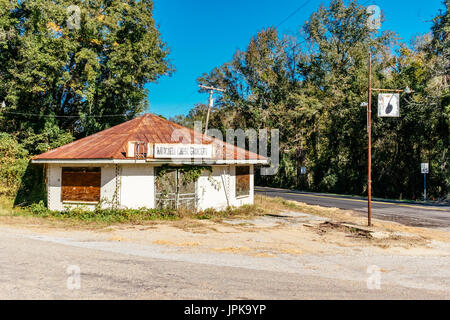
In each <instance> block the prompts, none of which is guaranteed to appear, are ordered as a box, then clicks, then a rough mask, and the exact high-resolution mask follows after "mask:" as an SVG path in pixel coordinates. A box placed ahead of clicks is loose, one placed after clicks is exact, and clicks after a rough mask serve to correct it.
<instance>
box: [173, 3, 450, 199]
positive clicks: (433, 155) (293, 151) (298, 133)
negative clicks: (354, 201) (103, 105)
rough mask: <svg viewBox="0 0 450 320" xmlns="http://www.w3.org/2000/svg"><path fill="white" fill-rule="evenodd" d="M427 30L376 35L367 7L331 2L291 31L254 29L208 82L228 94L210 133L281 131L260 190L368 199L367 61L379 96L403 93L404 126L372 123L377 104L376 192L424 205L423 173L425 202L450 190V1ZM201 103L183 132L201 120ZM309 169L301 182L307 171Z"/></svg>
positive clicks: (392, 121) (394, 121)
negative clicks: (273, 167)
mask: <svg viewBox="0 0 450 320" xmlns="http://www.w3.org/2000/svg"><path fill="white" fill-rule="evenodd" d="M443 4H444V6H443V8H442V10H440V12H438V13H437V16H436V17H435V18H434V19H433V26H432V28H431V30H430V32H429V33H427V34H424V35H421V36H417V37H416V38H415V39H414V41H411V43H405V42H402V41H400V39H399V36H398V35H397V34H396V33H395V32H394V31H384V32H380V31H378V30H377V29H373V28H370V25H369V24H368V23H367V21H368V18H369V14H368V13H367V11H366V7H363V6H361V5H359V4H358V3H357V1H350V2H349V3H348V4H346V3H345V2H344V1H342V0H333V1H331V3H330V4H329V6H324V5H321V6H320V7H319V8H318V10H317V11H315V12H314V13H313V14H312V15H311V16H310V17H309V19H308V21H307V22H306V23H305V24H304V26H302V28H301V29H300V30H299V32H296V33H294V34H281V33H280V32H279V30H277V29H276V28H274V27H270V28H266V29H264V30H261V31H260V32H258V33H257V34H256V35H255V36H254V37H252V39H251V40H250V42H249V44H248V46H247V48H246V50H243V51H239V50H238V51H236V53H235V54H234V55H233V57H232V59H231V61H229V62H227V63H225V64H223V65H221V66H218V67H216V68H214V69H213V70H212V71H210V72H209V73H204V74H203V75H202V76H200V77H199V78H198V83H199V84H202V85H210V86H215V87H218V88H222V89H225V90H226V91H225V93H224V94H222V95H221V96H220V98H218V100H217V102H216V106H215V108H214V109H213V110H212V113H211V118H210V119H211V120H210V123H209V127H214V128H218V129H221V130H223V131H224V130H225V129H226V128H242V129H246V128H255V129H262V128H268V129H279V130H280V157H281V158H280V169H279V171H278V173H277V174H276V175H275V176H257V182H258V183H259V184H263V185H271V186H279V187H288V188H300V189H303V190H313V191H326V192H336V193H345V194H355V195H363V194H367V157H368V155H367V148H368V146H367V130H366V129H367V117H366V108H365V107H361V103H363V102H367V100H368V62H369V60H368V54H369V52H370V53H371V54H372V87H373V88H388V89H403V88H405V87H407V86H408V87H409V88H411V89H412V90H413V92H412V93H411V94H406V93H402V94H401V96H400V97H401V101H400V105H401V106H400V117H399V118H379V117H377V116H376V110H377V96H376V95H375V94H374V95H373V96H372V110H373V111H374V112H373V117H372V121H373V124H372V162H373V168H372V170H373V173H372V181H373V182H372V183H373V194H374V195H375V196H379V197H385V198H401V199H421V198H422V191H423V175H421V171H420V164H421V163H422V162H429V163H430V174H429V175H428V193H429V195H431V197H432V198H444V197H447V196H448V193H449V190H450V173H449V124H450V91H449V83H450V72H449V71H450V70H449V68H450V63H449V62H450V48H449V47H450V39H449V38H450V36H449V34H450V21H449V13H448V10H449V1H446V2H444V3H443ZM206 110H207V107H206V106H205V105H204V104H201V103H199V104H197V105H196V106H195V107H194V108H193V109H192V110H191V111H190V112H189V114H188V115H187V116H177V117H175V118H174V120H175V121H178V122H179V123H181V124H184V125H192V123H193V121H196V120H204V118H205V113H206ZM302 166H304V167H306V168H307V173H306V174H305V175H302V174H301V173H300V168H301V167H302Z"/></svg>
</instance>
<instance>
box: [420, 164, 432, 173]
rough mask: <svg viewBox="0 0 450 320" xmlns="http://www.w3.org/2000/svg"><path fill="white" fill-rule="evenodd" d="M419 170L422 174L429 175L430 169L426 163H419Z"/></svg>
mask: <svg viewBox="0 0 450 320" xmlns="http://www.w3.org/2000/svg"><path fill="white" fill-rule="evenodd" d="M420 168H421V171H422V173H430V168H429V165H428V163H421V164H420Z"/></svg>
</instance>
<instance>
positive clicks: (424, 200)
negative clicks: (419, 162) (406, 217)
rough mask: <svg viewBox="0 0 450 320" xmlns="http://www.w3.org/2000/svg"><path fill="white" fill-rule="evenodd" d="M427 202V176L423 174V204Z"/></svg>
mask: <svg viewBox="0 0 450 320" xmlns="http://www.w3.org/2000/svg"><path fill="white" fill-rule="evenodd" d="M426 201H427V174H426V173H424V174H423V202H426Z"/></svg>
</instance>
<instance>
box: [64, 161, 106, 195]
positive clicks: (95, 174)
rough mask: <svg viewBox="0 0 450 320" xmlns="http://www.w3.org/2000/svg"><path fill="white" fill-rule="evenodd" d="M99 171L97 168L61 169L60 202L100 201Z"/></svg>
mask: <svg viewBox="0 0 450 320" xmlns="http://www.w3.org/2000/svg"><path fill="white" fill-rule="evenodd" d="M100 186H101V170H100V168H98V167H63V168H62V182H61V189H62V190H61V200H62V201H75V202H98V201H100Z"/></svg>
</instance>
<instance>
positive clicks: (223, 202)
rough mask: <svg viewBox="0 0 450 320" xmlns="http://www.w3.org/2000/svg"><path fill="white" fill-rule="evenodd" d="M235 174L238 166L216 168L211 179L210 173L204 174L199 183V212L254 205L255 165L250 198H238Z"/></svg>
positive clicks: (251, 169)
mask: <svg viewBox="0 0 450 320" xmlns="http://www.w3.org/2000/svg"><path fill="white" fill-rule="evenodd" d="M235 173H236V166H234V165H231V166H214V167H213V172H212V174H211V177H210V174H209V172H208V171H205V172H203V174H202V176H201V177H200V178H199V180H198V182H197V197H198V202H197V208H198V209H199V210H205V209H207V208H216V209H224V208H226V207H227V206H234V207H239V206H242V205H245V204H253V190H254V176H253V165H251V166H250V195H249V196H242V197H236V177H235ZM211 181H213V182H211ZM227 198H228V199H227ZM227 200H228V201H227Z"/></svg>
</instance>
